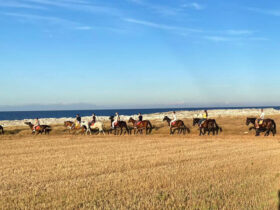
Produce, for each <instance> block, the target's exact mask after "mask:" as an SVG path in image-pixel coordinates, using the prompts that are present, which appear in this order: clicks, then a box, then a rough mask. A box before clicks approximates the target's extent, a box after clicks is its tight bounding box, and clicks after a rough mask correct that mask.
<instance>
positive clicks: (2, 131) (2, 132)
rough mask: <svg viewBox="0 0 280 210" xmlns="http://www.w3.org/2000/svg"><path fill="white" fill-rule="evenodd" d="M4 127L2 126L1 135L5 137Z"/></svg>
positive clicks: (0, 127)
mask: <svg viewBox="0 0 280 210" xmlns="http://www.w3.org/2000/svg"><path fill="white" fill-rule="evenodd" d="M4 133H5V132H4V126H3V125H0V135H4Z"/></svg>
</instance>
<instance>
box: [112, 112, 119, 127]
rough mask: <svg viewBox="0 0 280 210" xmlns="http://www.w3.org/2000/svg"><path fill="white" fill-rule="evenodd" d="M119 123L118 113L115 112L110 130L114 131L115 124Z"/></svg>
mask: <svg viewBox="0 0 280 210" xmlns="http://www.w3.org/2000/svg"><path fill="white" fill-rule="evenodd" d="M119 121H120V116H119V113H118V112H116V116H115V118H114V121H113V122H112V128H113V129H114V128H115V123H117V122H119Z"/></svg>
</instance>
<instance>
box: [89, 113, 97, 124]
mask: <svg viewBox="0 0 280 210" xmlns="http://www.w3.org/2000/svg"><path fill="white" fill-rule="evenodd" d="M95 123H96V116H95V113H93V114H92V120H91V121H90V123H89V125H90V126H91V125H94V124H95Z"/></svg>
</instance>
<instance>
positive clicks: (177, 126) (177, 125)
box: [163, 116, 191, 135]
mask: <svg viewBox="0 0 280 210" xmlns="http://www.w3.org/2000/svg"><path fill="white" fill-rule="evenodd" d="M163 121H166V122H167V123H168V126H169V127H170V135H172V134H174V133H175V131H176V130H178V134H181V133H183V134H184V135H185V134H186V131H188V133H190V132H191V131H190V129H189V128H187V127H186V126H185V124H184V122H183V121H182V120H176V121H175V122H174V123H172V124H171V125H170V122H171V119H170V118H169V117H167V116H165V117H164V118H163Z"/></svg>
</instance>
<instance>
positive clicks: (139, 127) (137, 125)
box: [128, 117, 153, 135]
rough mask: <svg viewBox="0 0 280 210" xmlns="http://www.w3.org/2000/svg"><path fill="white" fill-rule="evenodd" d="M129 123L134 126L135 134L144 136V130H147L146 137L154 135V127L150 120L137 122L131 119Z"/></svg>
mask: <svg viewBox="0 0 280 210" xmlns="http://www.w3.org/2000/svg"><path fill="white" fill-rule="evenodd" d="M128 122H129V123H132V124H133V126H134V134H137V133H138V132H140V133H141V134H142V133H143V130H144V129H145V130H146V135H147V134H150V133H152V129H153V126H152V124H151V122H150V121H149V120H143V121H139V122H137V121H136V120H134V119H133V118H132V117H131V118H129V120H128Z"/></svg>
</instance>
